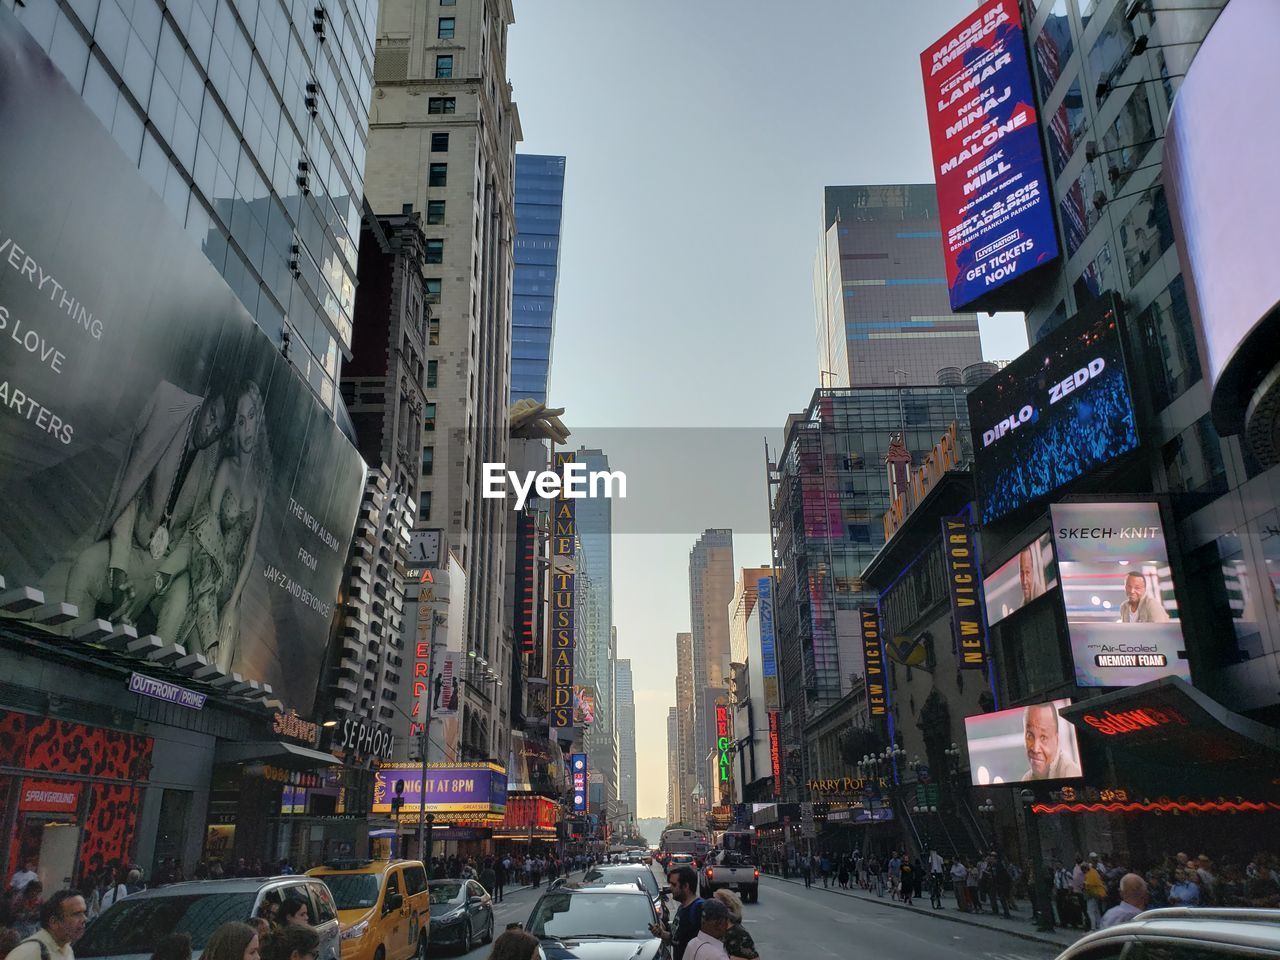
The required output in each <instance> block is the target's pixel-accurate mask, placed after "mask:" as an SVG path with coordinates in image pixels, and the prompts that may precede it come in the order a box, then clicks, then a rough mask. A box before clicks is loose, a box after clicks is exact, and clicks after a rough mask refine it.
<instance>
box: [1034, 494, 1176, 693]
mask: <svg viewBox="0 0 1280 960" xmlns="http://www.w3.org/2000/svg"><path fill="white" fill-rule="evenodd" d="M1049 513H1050V516H1051V517H1052V518H1053V536H1054V540H1055V541H1056V543H1057V550H1058V572H1059V575H1060V576H1061V578H1062V600H1063V604H1064V606H1065V607H1066V614H1067V631H1068V633H1069V635H1070V640H1071V658H1072V660H1073V661H1074V662H1075V670H1076V684H1077V685H1078V686H1081V687H1130V686H1135V685H1137V684H1139V683H1146V682H1147V681H1148V680H1158V679H1160V678H1161V677H1181V678H1182V679H1183V680H1186V681H1187V682H1190V681H1191V671H1190V669H1189V667H1188V665H1187V660H1186V650H1185V645H1184V643H1183V639H1182V622H1181V621H1180V620H1179V619H1178V602H1177V598H1176V597H1175V596H1174V591H1173V578H1172V576H1171V575H1170V573H1169V552H1168V549H1167V547H1166V545H1165V539H1164V524H1163V523H1162V522H1161V520H1160V508H1159V507H1158V506H1157V505H1156V504H1154V503H1055V504H1054V505H1053V506H1052V507H1051V508H1050V510H1049Z"/></svg>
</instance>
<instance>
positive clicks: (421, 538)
mask: <svg viewBox="0 0 1280 960" xmlns="http://www.w3.org/2000/svg"><path fill="white" fill-rule="evenodd" d="M439 559H440V531H439V530H415V531H413V533H412V534H410V537H409V562H410V563H420V564H424V565H425V564H431V563H436V562H437V561H438V560H439Z"/></svg>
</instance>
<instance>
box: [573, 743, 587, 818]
mask: <svg viewBox="0 0 1280 960" xmlns="http://www.w3.org/2000/svg"><path fill="white" fill-rule="evenodd" d="M569 779H570V781H571V782H570V786H572V787H573V812H574V813H586V810H587V755H586V754H585V753H575V754H573V755H572V756H570V757H569Z"/></svg>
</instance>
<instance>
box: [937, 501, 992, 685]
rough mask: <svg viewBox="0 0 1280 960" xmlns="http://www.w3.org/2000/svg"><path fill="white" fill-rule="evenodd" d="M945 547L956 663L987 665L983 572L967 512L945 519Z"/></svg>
mask: <svg viewBox="0 0 1280 960" xmlns="http://www.w3.org/2000/svg"><path fill="white" fill-rule="evenodd" d="M942 548H943V554H944V556H945V557H946V562H947V590H948V592H949V594H950V596H951V636H952V640H953V642H954V650H955V655H956V663H957V664H959V666H960V667H961V668H963V669H967V670H983V669H986V666H987V623H986V620H985V619H983V616H982V597H983V593H982V571H981V570H980V569H979V568H978V544H977V535H976V531H975V530H974V529H973V524H971V523H970V522H969V516H968V514H964V513H961V514H957V515H956V516H954V517H943V518H942Z"/></svg>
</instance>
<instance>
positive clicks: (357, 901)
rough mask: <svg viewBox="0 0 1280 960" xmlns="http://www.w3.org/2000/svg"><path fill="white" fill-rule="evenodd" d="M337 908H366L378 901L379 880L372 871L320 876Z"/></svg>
mask: <svg viewBox="0 0 1280 960" xmlns="http://www.w3.org/2000/svg"><path fill="white" fill-rule="evenodd" d="M320 879H322V880H323V881H324V882H325V885H326V886H327V887H328V888H329V892H330V893H332V894H333V899H334V902H335V903H336V904H337V905H338V909H339V910H368V909H369V908H370V907H372V906H373V905H374V904H375V903H377V902H378V888H379V882H378V881H379V880H380V879H381V878H380V877H379V876H378V875H377V874H373V873H334V874H330V875H329V876H327V877H321V878H320Z"/></svg>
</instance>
